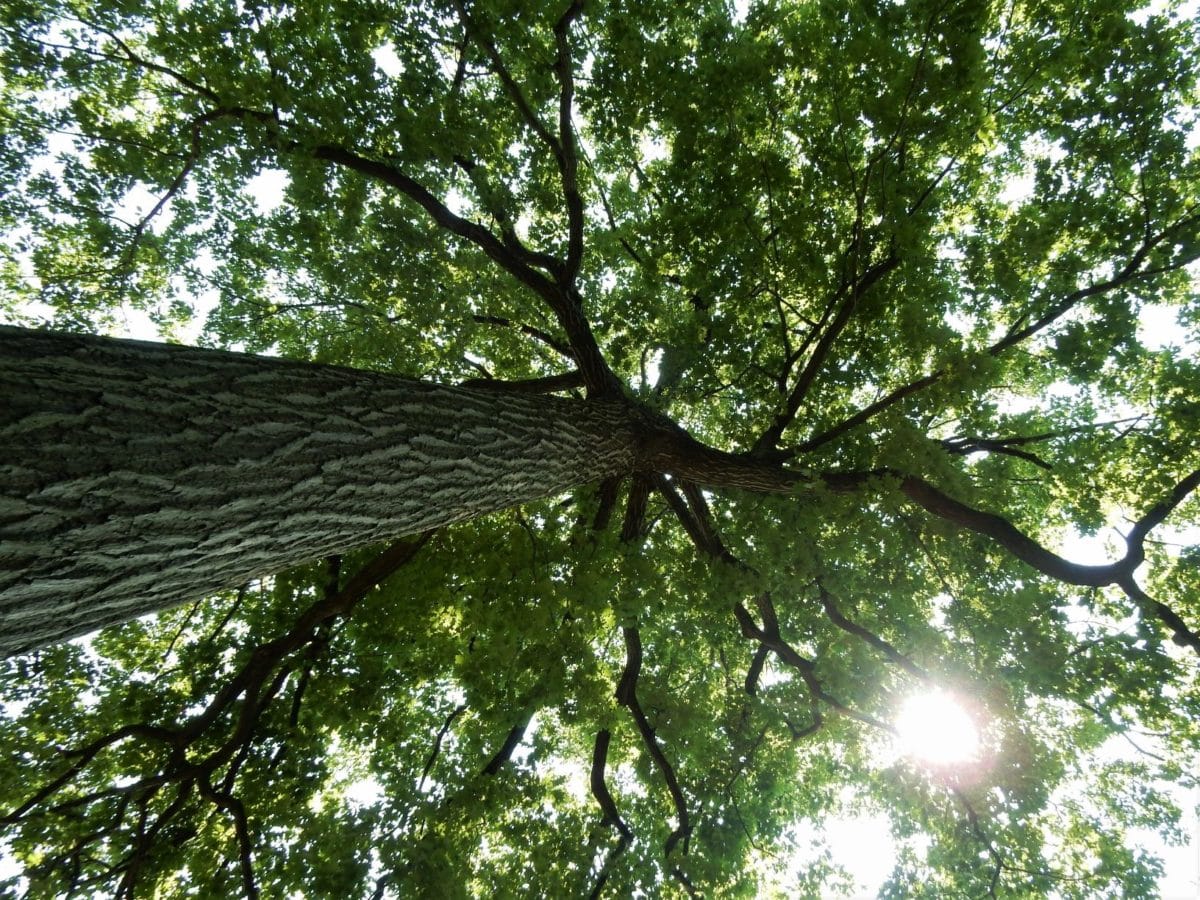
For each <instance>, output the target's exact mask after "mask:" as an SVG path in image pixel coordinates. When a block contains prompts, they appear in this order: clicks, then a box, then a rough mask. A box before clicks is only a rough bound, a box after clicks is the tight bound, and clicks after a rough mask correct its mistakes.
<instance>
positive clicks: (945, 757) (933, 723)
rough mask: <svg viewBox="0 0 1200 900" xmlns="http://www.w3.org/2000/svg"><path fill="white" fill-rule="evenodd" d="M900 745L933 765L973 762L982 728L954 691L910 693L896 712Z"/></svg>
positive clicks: (923, 761) (913, 756)
mask: <svg viewBox="0 0 1200 900" xmlns="http://www.w3.org/2000/svg"><path fill="white" fill-rule="evenodd" d="M896 731H897V732H898V733H899V736H898V738H897V743H898V749H899V750H900V751H901V752H902V753H903V754H904V755H905V756H907V757H909V758H911V759H914V760H916V761H918V762H921V763H925V764H928V765H930V766H937V767H945V766H953V765H956V764H958V763H964V762H969V761H971V760H972V759H974V758H975V756H976V754H977V753H978V752H979V729H978V728H977V727H976V726H975V722H974V720H973V719H972V718H971V716H970V714H969V713H968V712H967V711H966V710H965V709H964V708H963V706H962V704H961V703H959V701H958V699H957V698H955V697H954V695H952V694H950V693H949V692H947V691H943V690H931V691H922V692H920V693H916V694H912V695H910V696H909V697H908V698H907V699H906V700H905V701H904V703H903V704H901V706H900V712H899V714H898V715H897V716H896Z"/></svg>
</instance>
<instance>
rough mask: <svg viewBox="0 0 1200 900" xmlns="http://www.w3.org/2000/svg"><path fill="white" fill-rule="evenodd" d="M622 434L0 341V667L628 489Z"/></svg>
mask: <svg viewBox="0 0 1200 900" xmlns="http://www.w3.org/2000/svg"><path fill="white" fill-rule="evenodd" d="M637 419H638V417H637V416H636V415H634V414H632V410H631V407H630V406H629V405H628V404H624V403H620V402H615V403H613V402H598V401H572V400H568V399H564V398H560V397H552V396H530V395H527V394H519V393H512V394H508V393H503V392H496V391H490V390H478V389H468V388H460V387H449V386H445V385H437V384H430V383H425V382H420V381H414V380H411V379H406V378H401V377H398V376H395V375H387V374H381V373H373V372H362V371H356V370H351V369H344V368H337V367H332V366H320V365H314V364H309V363H300V362H295V361H289V360H280V359H271V358H263V357H254V356H248V355H245V354H237V353H228V352H224V351H217V350H203V349H195V348H187V347H177V346H169V345H165V344H153V343H144V342H137V341H118V340H113V339H109V338H97V337H90V336H79V335H64V334H55V333H49V332H38V331H28V330H24V329H18V328H9V327H0V656H8V655H12V654H15V653H21V652H24V651H28V650H30V649H33V648H36V647H39V646H42V645H45V644H47V643H50V642H53V641H58V640H63V639H66V638H70V637H73V636H77V635H80V634H84V633H86V632H89V631H91V630H94V629H96V628H99V627H101V626H104V625H108V624H112V623H115V622H121V621H126V620H128V619H131V618H134V617H136V616H140V615H144V614H146V613H150V612H154V611H157V610H161V609H164V608H167V607H170V606H172V605H175V604H178V603H181V602H184V601H187V600H191V599H194V598H196V597H201V596H204V595H206V594H210V593H213V592H215V591H218V590H221V589H223V588H228V587H232V586H235V585H238V584H242V583H244V582H246V581H247V580H249V579H251V578H255V577H258V576H262V575H266V574H270V573H274V572H278V571H281V570H283V569H286V568H289V567H291V566H295V565H299V564H301V563H304V562H307V561H310V560H313V559H317V558H319V557H322V556H327V555H330V554H334V553H341V552H344V551H346V550H350V549H351V548H354V547H357V546H361V545H363V544H369V543H373V542H376V541H382V540H385V539H389V538H395V537H398V536H401V535H404V534H410V533H414V532H418V531H424V530H426V529H429V528H434V527H438V526H441V525H448V524H451V523H453V522H458V521H461V520H464V519H469V518H472V517H474V516H479V515H482V514H484V513H488V512H493V511H496V510H501V509H505V508H508V507H511V506H515V505H518V504H520V503H524V502H527V501H530V500H534V499H538V498H542V497H549V496H553V495H556V494H559V493H562V492H564V491H566V490H568V489H570V488H572V487H575V486H578V485H581V484H586V483H589V482H596V481H601V480H603V479H606V478H610V477H613V476H620V475H624V474H628V473H630V472H632V471H634V470H635V469H637V468H638V467H639V466H640V465H642V463H643V459H642V458H643V455H644V453H643V449H642V448H643V447H644V446H645V440H644V436H643V435H641V433H640V432H641V428H640V426H639V423H638V421H637Z"/></svg>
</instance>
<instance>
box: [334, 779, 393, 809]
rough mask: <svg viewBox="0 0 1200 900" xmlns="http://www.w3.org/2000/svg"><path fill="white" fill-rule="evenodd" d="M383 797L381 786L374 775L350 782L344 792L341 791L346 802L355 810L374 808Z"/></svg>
mask: <svg viewBox="0 0 1200 900" xmlns="http://www.w3.org/2000/svg"><path fill="white" fill-rule="evenodd" d="M383 795H384V790H383V785H382V784H380V783H379V782H378V781H376V780H375V776H374V775H367V776H366V777H364V778H359V779H358V780H356V781H352V782H350V783H349V784H348V785H346V789H345V791H343V796H344V797H345V798H346V802H347V803H349V804H350V806H351V807H353V808H354V809H356V810H358V809H362V808H363V807H366V806H374V805H375V804H376V803H378V802H379V801H380V800H382V799H383Z"/></svg>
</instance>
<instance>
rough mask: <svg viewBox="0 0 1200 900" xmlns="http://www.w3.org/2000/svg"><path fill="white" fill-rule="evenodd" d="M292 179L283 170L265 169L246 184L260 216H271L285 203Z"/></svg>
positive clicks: (247, 191)
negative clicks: (284, 199) (285, 196)
mask: <svg viewBox="0 0 1200 900" xmlns="http://www.w3.org/2000/svg"><path fill="white" fill-rule="evenodd" d="M290 183H291V178H290V177H289V176H288V173H287V172H285V171H283V169H263V170H262V171H261V172H259V173H258V174H257V175H255V176H254V177H253V178H251V179H249V180H248V181H247V182H246V193H248V194H249V195H250V196H251V197H252V198H253V200H254V207H255V209H257V210H258V212H259V214H260V215H264V216H269V215H270V214H271V213H273V212H274V211H275V210H276V209H278V208H279V206H280V204H282V203H283V198H284V194H285V193H286V192H287V187H288V184H290Z"/></svg>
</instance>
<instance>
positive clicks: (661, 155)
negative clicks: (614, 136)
mask: <svg viewBox="0 0 1200 900" xmlns="http://www.w3.org/2000/svg"><path fill="white" fill-rule="evenodd" d="M638 153H639V154H641V157H642V162H643V163H652V162H658V161H659V160H663V159H670V157H671V147H670V145H668V144H667V142H666V141H665V140H664V139H663V138H662V137H661V136H660V135H655V134H643V135H642V136H641V138H640V139H639V140H638Z"/></svg>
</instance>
